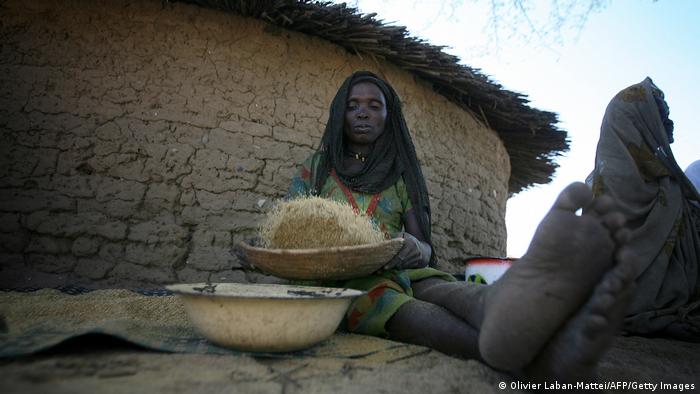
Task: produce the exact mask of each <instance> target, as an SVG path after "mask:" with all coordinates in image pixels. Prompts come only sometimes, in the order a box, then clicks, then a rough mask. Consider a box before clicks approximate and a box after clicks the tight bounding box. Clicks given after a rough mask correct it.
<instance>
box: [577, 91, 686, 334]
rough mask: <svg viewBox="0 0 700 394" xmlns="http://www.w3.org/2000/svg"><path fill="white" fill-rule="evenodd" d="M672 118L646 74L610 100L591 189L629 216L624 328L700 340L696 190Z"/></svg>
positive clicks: (591, 178) (661, 95) (590, 177)
mask: <svg viewBox="0 0 700 394" xmlns="http://www.w3.org/2000/svg"><path fill="white" fill-rule="evenodd" d="M672 142H673V121H671V120H670V119H669V108H668V105H667V104H666V101H665V100H664V94H663V92H662V91H661V90H660V89H659V88H658V87H656V85H654V83H653V82H652V80H651V79H650V78H646V79H645V80H644V81H642V82H641V83H638V84H636V85H632V86H630V87H628V88H626V89H624V90H622V91H621V92H619V93H618V94H617V95H616V96H615V97H614V98H613V99H612V101H610V104H608V108H607V110H606V111H605V117H604V118H603V124H602V126H601V131H600V141H599V142H598V149H597V152H596V159H595V168H594V170H593V172H592V173H591V175H589V177H588V180H589V182H590V183H592V187H593V193H594V195H595V196H599V195H603V194H606V195H610V196H612V197H613V198H615V199H616V200H617V201H618V203H619V204H620V208H621V209H622V210H623V212H624V213H625V214H626V216H627V218H628V228H629V229H630V230H631V238H630V240H629V241H628V244H627V245H628V247H630V248H631V249H632V250H634V251H635V253H636V255H637V256H638V260H637V261H636V263H635V264H637V265H638V266H637V267H636V271H637V272H638V276H637V278H636V283H637V290H636V293H635V295H634V297H633V300H632V304H631V305H630V309H629V310H628V315H627V317H626V318H625V321H624V329H625V330H626V331H628V332H630V333H635V334H643V335H668V336H672V337H675V338H678V339H685V340H693V341H700V287H698V286H700V281H699V275H700V271H699V269H700V266H699V265H700V237H699V236H698V233H699V231H700V216H698V211H697V210H698V206H697V205H696V204H697V202H698V201H700V196H699V195H698V192H697V190H695V188H694V187H693V185H692V183H691V182H690V181H689V180H688V178H687V177H686V176H685V175H684V173H683V171H682V170H681V169H680V167H678V164H677V163H676V161H675V159H674V157H673V152H671V147H670V144H671V143H672Z"/></svg>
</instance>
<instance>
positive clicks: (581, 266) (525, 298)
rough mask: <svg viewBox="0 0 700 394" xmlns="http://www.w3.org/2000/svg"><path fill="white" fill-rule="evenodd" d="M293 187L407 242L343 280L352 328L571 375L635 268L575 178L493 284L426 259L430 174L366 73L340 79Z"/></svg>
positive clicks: (607, 207) (620, 304)
mask: <svg viewBox="0 0 700 394" xmlns="http://www.w3.org/2000/svg"><path fill="white" fill-rule="evenodd" d="M289 194H290V196H291V197H294V196H299V195H307V194H313V195H319V196H322V197H326V198H331V199H335V200H339V201H347V202H349V203H350V204H352V205H353V206H354V207H356V209H357V210H360V211H362V212H366V213H367V214H368V215H370V216H372V217H373V219H374V220H375V221H376V222H377V223H378V224H379V225H380V227H381V229H383V230H384V231H385V232H386V233H388V234H390V235H391V236H393V237H403V238H404V239H405V243H404V246H403V248H402V249H401V251H400V252H399V253H398V254H397V255H396V257H394V259H392V260H391V261H390V262H389V263H388V264H387V265H386V266H385V267H384V269H383V270H381V272H377V273H375V274H373V275H371V276H369V277H366V278H361V279H355V280H350V281H347V282H346V283H343V284H342V285H343V286H345V287H350V288H355V289H361V290H366V291H367V292H368V293H367V295H366V296H363V297H360V298H359V299H357V300H355V301H354V303H353V304H352V305H351V307H350V308H349V310H348V312H347V315H346V326H347V328H348V330H349V331H351V332H355V333H362V334H368V335H377V336H383V337H388V338H391V339H394V340H398V341H404V342H409V343H414V344H419V345H424V346H429V347H432V348H434V349H437V350H439V351H441V352H444V353H447V354H452V355H457V356H461V357H464V358H472V359H478V360H482V361H485V362H486V363H487V364H489V365H490V366H492V367H494V368H498V369H501V370H506V371H510V372H513V373H522V374H526V375H527V376H530V377H535V378H537V377H539V378H556V379H559V380H560V381H565V380H568V381H573V380H581V379H584V378H590V377H592V375H593V373H594V369H595V365H596V362H597V360H598V359H599V358H600V356H601V355H602V353H603V351H604V350H605V348H606V346H607V345H608V343H609V341H610V340H611V338H612V336H613V335H614V333H615V331H616V329H617V328H618V325H619V324H620V323H621V319H622V316H623V311H624V309H625V307H626V305H627V301H628V298H629V297H628V295H629V294H630V289H631V285H632V277H633V276H634V274H635V273H634V272H633V271H631V270H630V269H629V268H630V267H631V265H630V264H627V260H629V259H630V258H631V257H630V253H629V252H628V251H627V249H626V248H624V247H623V246H622V245H623V243H624V238H625V230H624V228H623V224H624V216H623V215H622V214H620V213H619V212H618V211H617V210H616V208H615V206H614V203H613V201H612V200H611V199H609V198H607V197H601V198H596V199H594V198H593V196H592V194H591V191H590V190H589V188H588V187H587V186H586V185H584V184H581V183H577V184H572V185H570V186H569V187H567V188H566V189H565V190H564V191H563V192H562V193H561V194H560V196H559V197H558V199H557V201H556V203H555V204H554V206H553V208H552V210H551V211H550V212H549V213H548V214H547V216H546V217H545V218H544V220H543V221H542V223H541V224H540V226H539V228H538V230H537V232H536V235H535V237H534V239H533V242H532V244H531V245H530V248H529V250H528V252H527V253H526V255H525V256H524V257H523V258H522V259H520V260H519V261H518V263H517V264H515V265H514V266H513V268H511V269H510V270H509V271H508V272H507V273H506V274H505V275H504V276H503V278H502V279H500V280H499V281H497V282H495V284H493V285H490V286H484V285H477V284H467V283H465V282H457V281H455V279H454V278H453V277H452V276H451V275H449V274H447V273H444V272H441V271H439V270H436V269H434V268H431V267H429V266H434V263H435V261H436V257H435V251H434V249H433V247H432V244H431V229H430V227H431V222H430V221H431V215H430V202H429V199H428V192H427V189H426V185H425V180H424V178H423V175H422V172H421V168H420V165H419V163H418V159H417V157H416V153H415V149H414V146H413V142H412V140H411V136H410V134H409V131H408V128H407V126H406V122H405V120H404V116H403V113H402V111H401V103H400V101H399V97H398V95H397V94H396V92H395V91H394V89H393V88H392V87H391V86H389V84H387V83H386V82H385V81H383V80H381V79H380V78H379V77H377V76H376V75H374V74H372V73H370V72H356V73H354V74H353V75H351V76H350V77H349V78H348V79H347V80H346V81H345V82H344V83H343V84H342V86H341V87H340V90H339V91H338V93H337V94H336V96H335V98H334V99H333V102H332V104H331V108H330V116H329V119H328V123H327V126H326V129H325V133H324V135H323V138H322V140H321V144H320V147H319V149H318V151H317V152H315V153H314V154H313V155H312V156H311V157H310V158H309V159H308V160H306V162H305V163H304V164H303V165H302V166H301V169H300V170H299V172H298V174H297V176H296V177H295V178H294V179H293V181H292V185H291V187H290V193H289ZM580 208H583V209H584V213H583V214H582V215H577V214H576V211H577V210H578V209H580Z"/></svg>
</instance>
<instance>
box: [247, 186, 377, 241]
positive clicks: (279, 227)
mask: <svg viewBox="0 0 700 394" xmlns="http://www.w3.org/2000/svg"><path fill="white" fill-rule="evenodd" d="M260 238H261V239H262V242H263V246H264V247H266V248H272V249H312V248H328V247H334V246H352V245H364V244H371V243H376V242H381V241H383V240H384V239H385V238H384V234H383V233H382V232H381V231H380V230H379V229H378V228H377V226H376V225H375V224H374V223H373V222H372V221H371V220H370V219H369V218H368V217H367V216H366V215H363V214H360V215H356V214H355V212H354V211H353V209H352V207H351V206H350V205H348V204H344V203H340V202H337V201H333V200H329V199H325V198H320V197H302V198H297V199H293V200H289V201H281V202H278V203H277V204H276V205H275V206H274V207H273V208H272V210H270V212H269V213H268V215H267V217H266V219H265V220H264V221H263V223H262V224H261V226H260Z"/></svg>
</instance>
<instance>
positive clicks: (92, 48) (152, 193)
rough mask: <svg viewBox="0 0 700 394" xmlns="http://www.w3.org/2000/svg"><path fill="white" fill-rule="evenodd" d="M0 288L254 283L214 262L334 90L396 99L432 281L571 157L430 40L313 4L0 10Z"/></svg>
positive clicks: (489, 242) (510, 99)
mask: <svg viewBox="0 0 700 394" xmlns="http://www.w3.org/2000/svg"><path fill="white" fill-rule="evenodd" d="M0 14H1V15H2V17H1V18H2V23H1V24H0V42H2V45H1V46H0V70H1V72H0V130H2V137H1V138H2V141H1V142H0V160H1V161H2V164H1V165H0V179H1V180H0V222H1V223H2V226H1V228H0V261H1V264H0V267H1V268H0V278H1V279H2V280H1V282H2V285H3V286H52V285H60V284H65V283H79V284H80V283H82V284H89V285H91V286H111V285H114V284H130V283H133V284H137V285H144V284H146V285H150V284H153V285H158V284H163V283H168V282H175V281H187V282H191V281H205V280H211V281H266V280H268V278H267V277H264V276H262V275H258V274H250V273H244V272H243V271H242V270H240V267H238V264H237V262H236V260H235V259H234V258H233V257H232V256H231V255H230V254H229V249H230V248H231V247H232V245H234V244H235V243H237V242H238V241H240V240H241V239H243V238H245V237H247V236H250V235H251V234H252V232H253V231H254V229H255V226H256V223H257V222H258V220H259V219H260V217H261V215H262V214H263V213H264V212H265V211H266V209H268V207H269V206H270V203H271V202H272V200H274V199H275V198H278V197H280V196H282V195H283V194H284V192H285V190H286V188H287V185H288V183H289V180H290V178H291V176H292V174H293V173H294V171H295V167H296V165H297V164H299V163H301V162H302V161H303V160H304V159H305V158H306V157H307V156H308V155H309V154H310V153H311V152H312V150H313V149H314V148H315V147H316V146H317V144H318V141H319V137H320V135H321V133H322V131H323V127H324V124H325V120H326V118H327V111H328V105H329V103H330V100H331V98H332V97H333V95H334V93H335V91H336V89H337V87H338V86H339V85H340V83H341V81H342V80H343V79H344V78H345V77H346V76H347V75H349V74H350V73H351V72H352V71H354V70H358V69H367V70H371V71H374V72H376V73H378V74H380V75H382V76H384V77H385V78H386V79H387V80H389V81H390V82H391V83H392V84H393V85H394V86H395V87H396V89H397V91H398V92H399V94H400V95H401V97H402V99H403V102H404V105H405V113H406V114H407V118H408V119H407V121H408V123H409V127H410V129H411V131H412V133H413V135H414V141H415V142H416V146H417V149H418V155H419V158H420V160H421V162H422V166H423V169H424V173H425V175H426V177H427V181H428V187H429V189H430V197H431V203H432V206H433V210H434V229H433V230H434V239H435V242H436V246H437V248H438V250H439V253H440V256H439V257H440V259H441V268H443V269H446V270H448V271H452V272H458V271H459V270H460V269H461V261H462V259H463V258H464V256H467V255H476V254H479V255H503V254H504V253H505V250H506V230H505V208H506V201H507V199H508V198H509V196H510V195H512V194H513V193H517V192H519V191H521V190H523V189H524V188H526V187H528V186H529V185H533V184H541V183H547V182H548V181H549V180H550V177H551V175H552V173H553V171H554V169H555V164H554V162H553V159H554V158H555V157H556V156H557V155H558V154H560V153H561V152H563V151H565V150H566V149H567V147H568V143H567V140H566V133H565V132H563V131H561V130H558V129H557V126H556V123H557V119H556V116H555V115H554V114H552V113H549V112H544V111H540V110H537V109H534V108H531V107H530V106H528V102H527V99H526V97H525V96H523V95H521V94H518V93H514V92H511V91H508V90H505V89H504V88H503V87H501V86H500V85H498V84H497V83H495V82H493V81H491V80H489V78H487V77H486V76H485V75H483V74H482V73H481V72H480V71H479V70H475V69H472V68H469V67H467V66H464V65H460V64H459V63H458V59H457V58H455V57H453V56H450V55H448V54H445V53H444V52H442V51H441V48H440V47H435V46H432V45H430V44H428V43H426V42H424V41H422V40H420V39H416V38H413V37H410V36H409V35H408V33H407V32H406V30H405V29H404V28H403V27H398V26H393V25H387V24H384V23H383V22H381V21H380V20H378V19H377V18H375V16H374V15H362V14H359V13H358V12H357V11H356V10H355V9H352V8H349V7H347V6H345V5H342V4H341V5H338V4H331V3H316V2H310V1H305V0H301V1H283V0H267V1H249V0H238V1H217V0H210V1H187V2H168V1H165V2H163V1H156V0H153V1H133V0H117V1H87V0H67V1H61V2H55V1H48V0H44V1H42V0H40V1H32V2H22V1H16V0H9V1H4V2H2V4H0Z"/></svg>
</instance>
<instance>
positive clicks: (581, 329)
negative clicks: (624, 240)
mask: <svg viewBox="0 0 700 394" xmlns="http://www.w3.org/2000/svg"><path fill="white" fill-rule="evenodd" d="M633 259H634V255H633V254H632V253H631V252H630V251H627V250H625V249H622V250H621V251H620V252H619V253H618V259H617V265H616V266H615V267H614V268H613V269H612V270H610V271H608V272H607V273H606V274H605V276H604V277H603V280H602V281H601V282H600V284H598V286H596V288H595V290H594V291H593V294H592V295H591V297H590V298H589V299H588V302H586V304H585V305H584V306H583V307H582V308H581V309H580V310H579V311H578V312H577V313H576V314H575V315H574V317H572V318H571V319H570V320H569V321H568V322H566V324H565V325H564V326H563V327H562V328H561V329H560V330H559V332H557V334H556V335H555V336H554V337H553V338H552V339H551V340H550V341H549V342H548V343H547V345H546V346H545V348H544V350H543V351H542V353H540V354H539V355H538V356H537V357H536V358H535V361H534V362H533V363H532V364H530V365H529V366H528V367H527V368H526V369H525V370H524V374H525V375H526V376H527V377H528V378H530V379H535V380H537V381H550V382H551V381H554V380H556V381H558V382H562V383H575V382H589V381H592V380H594V379H595V377H596V372H597V371H596V367H597V364H598V360H600V358H601V357H602V356H603V354H604V353H605V351H606V350H607V348H608V347H609V345H610V342H611V341H612V339H613V337H614V336H615V334H616V333H617V332H618V330H619V329H620V327H621V326H622V321H623V319H624V317H625V311H626V309H627V306H628V305H629V303H630V301H631V299H632V293H633V290H634V279H635V277H636V273H635V271H634V268H633V267H634V261H633Z"/></svg>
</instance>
